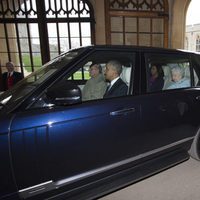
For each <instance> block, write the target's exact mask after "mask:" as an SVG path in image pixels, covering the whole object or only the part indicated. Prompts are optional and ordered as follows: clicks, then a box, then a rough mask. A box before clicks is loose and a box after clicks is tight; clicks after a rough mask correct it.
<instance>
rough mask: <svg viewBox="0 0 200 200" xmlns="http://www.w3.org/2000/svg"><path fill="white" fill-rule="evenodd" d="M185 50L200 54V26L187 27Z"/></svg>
mask: <svg viewBox="0 0 200 200" xmlns="http://www.w3.org/2000/svg"><path fill="white" fill-rule="evenodd" d="M185 49H188V50H190V51H198V52H200V24H194V25H187V26H186V34H185Z"/></svg>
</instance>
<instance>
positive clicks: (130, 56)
mask: <svg viewBox="0 0 200 200" xmlns="http://www.w3.org/2000/svg"><path fill="white" fill-rule="evenodd" d="M108 63H109V65H110V66H111V68H112V70H113V69H114V71H115V67H116V66H115V65H117V67H120V69H121V71H120V76H119V78H117V80H116V84H115V83H113V85H112V87H114V86H116V85H118V86H119V87H120V89H119V90H118V91H117V90H114V89H113V88H112V87H111V89H112V90H111V89H110V91H109V92H111V94H110V95H107V96H106V97H105V94H106V92H107V91H108V89H109V87H110V82H111V81H110V80H108V78H110V77H109V76H112V73H115V72H107V70H108V69H107V65H108ZM134 64H135V54H134V53H133V52H121V51H96V52H94V53H92V54H91V55H90V56H88V57H87V58H86V59H85V60H84V61H81V62H80V63H78V64H76V65H75V66H74V67H73V68H72V70H71V71H70V73H67V74H65V75H63V77H61V78H60V79H59V80H60V82H62V81H65V83H66V84H72V85H74V87H78V88H79V89H80V93H81V101H82V102H86V101H91V100H100V99H105V98H115V97H123V96H127V95H129V94H131V91H130V86H131V84H133V79H132V83H131V78H132V77H131V73H132V70H133V69H134ZM113 65H114V66H113ZM117 70H118V69H117ZM133 71H134V70H133ZM106 73H107V75H106ZM109 73H110V74H109ZM118 79H120V80H118ZM56 84H60V83H59V82H58V83H55V84H54V85H53V86H51V87H55V85H56ZM114 84H115V85H114ZM55 88H56V87H55ZM63 88H64V87H63ZM47 90H49V89H47ZM65 92H66V91H65ZM60 93H62V91H60ZM47 99H48V96H46V93H44V94H43V95H42V97H41V98H39V100H38V101H37V102H36V103H35V104H34V105H33V106H32V107H46V106H49V105H50V106H52V103H51V102H49V101H48V100H47Z"/></svg>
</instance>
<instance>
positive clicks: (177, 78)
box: [167, 66, 190, 89]
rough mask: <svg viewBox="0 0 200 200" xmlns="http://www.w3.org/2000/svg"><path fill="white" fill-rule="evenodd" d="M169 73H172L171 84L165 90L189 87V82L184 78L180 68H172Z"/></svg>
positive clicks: (182, 70)
mask: <svg viewBox="0 0 200 200" xmlns="http://www.w3.org/2000/svg"><path fill="white" fill-rule="evenodd" d="M171 73H172V81H173V83H172V85H170V86H169V87H168V88H167V89H177V88H187V87H190V80H189V79H187V78H184V69H183V68H182V67H179V66H176V67H173V68H172V70H171Z"/></svg>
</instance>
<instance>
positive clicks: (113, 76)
mask: <svg viewBox="0 0 200 200" xmlns="http://www.w3.org/2000/svg"><path fill="white" fill-rule="evenodd" d="M121 72H122V65H121V64H120V63H119V62H118V61H116V60H111V61H109V62H108V63H107V64H106V71H105V78H106V80H108V81H109V82H110V85H109V86H108V88H107V90H106V93H105V94H104V98H112V97H119V96H125V95H127V91H128V86H127V85H126V84H125V83H124V82H123V81H122V79H121V78H120V74H121Z"/></svg>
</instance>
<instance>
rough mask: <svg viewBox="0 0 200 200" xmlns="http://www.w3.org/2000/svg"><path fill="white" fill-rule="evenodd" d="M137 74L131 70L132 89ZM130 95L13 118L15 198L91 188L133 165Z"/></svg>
mask: <svg viewBox="0 0 200 200" xmlns="http://www.w3.org/2000/svg"><path fill="white" fill-rule="evenodd" d="M119 53H120V55H121V53H122V52H121V51H120V52H119ZM115 54H116V56H117V55H118V54H117V53H115ZM129 54H130V55H131V56H134V53H133V52H129ZM106 55H107V56H108V52H106ZM110 55H112V56H113V53H112V54H110ZM124 55H126V56H127V53H124ZM121 56H122V55H121ZM134 57H136V56H134ZM86 62H88V61H86ZM132 71H133V70H132ZM138 73H139V69H138V70H136V69H134V76H132V83H131V85H132V84H133V80H134V79H133V77H139V74H138ZM138 80H139V79H138V78H135V85H136V86H138V83H136V81H138ZM130 88H132V87H130ZM131 93H132V91H131V90H130V91H129V94H128V95H127V96H123V97H117V98H112V99H97V100H93V101H86V102H82V103H79V104H75V105H68V106H54V107H50V108H48V107H46V108H34V109H30V110H25V111H23V112H19V113H17V114H16V116H15V118H14V120H13V122H12V125H11V135H10V137H11V153H12V159H13V167H14V172H15V176H16V182H17V186H18V188H19V194H20V195H21V196H22V197H24V198H25V197H29V196H34V195H37V194H40V193H43V192H46V191H49V190H55V189H59V188H61V187H62V186H67V188H68V189H70V187H72V186H71V185H72V184H75V187H77V186H81V182H82V181H86V182H85V183H89V182H90V181H91V180H93V181H94V180H95V179H97V178H102V177H104V176H105V174H107V175H108V174H112V173H114V171H115V170H116V169H117V170H119V169H120V168H121V167H124V166H125V165H126V164H130V162H133V161H135V157H136V156H137V155H138V154H139V153H140V151H141V146H142V143H143V139H142V135H141V134H139V129H140V126H141V121H140V101H139V99H138V98H137V97H135V96H134V95H132V94H131ZM130 158H131V159H130ZM136 160H137V159H136ZM103 174H104V175H103ZM77 184H78V185H77ZM82 184H83V183H82Z"/></svg>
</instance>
